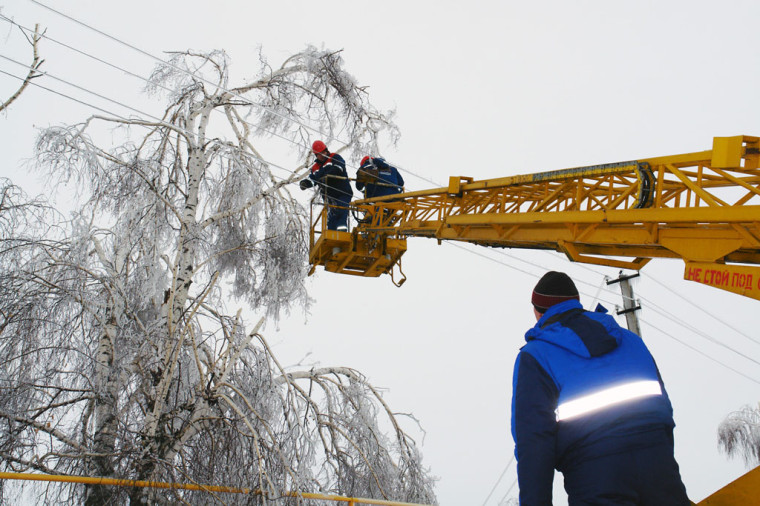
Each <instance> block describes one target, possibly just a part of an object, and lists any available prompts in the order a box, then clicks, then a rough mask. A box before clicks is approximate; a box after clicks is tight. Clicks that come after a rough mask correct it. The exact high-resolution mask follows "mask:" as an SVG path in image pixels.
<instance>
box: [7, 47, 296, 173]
mask: <svg viewBox="0 0 760 506" xmlns="http://www.w3.org/2000/svg"><path fill="white" fill-rule="evenodd" d="M0 56H2V55H0ZM6 59H7V58H6ZM24 65H26V64H24ZM0 73H2V74H5V75H7V76H10V77H12V78H14V79H18V80H20V81H23V80H24V79H25V78H24V77H20V76H16V75H14V74H11V73H9V72H6V71H4V70H0ZM43 75H49V74H46V73H44V74H43ZM63 82H65V81H63ZM29 84H31V85H32V86H36V87H38V88H40V89H43V90H45V91H48V92H50V93H53V94H55V95H58V96H60V97H62V98H65V99H67V100H71V101H72V102H76V103H78V104H80V105H83V106H85V107H89V108H91V109H95V110H96V111H99V112H102V113H104V114H108V115H111V116H113V117H115V118H118V119H119V120H122V121H124V122H127V123H129V121H130V118H127V117H125V116H122V115H120V114H118V113H116V112H113V111H110V110H108V109H104V108H102V107H99V106H97V105H95V104H92V103H90V102H85V101H83V100H80V99H78V98H75V97H72V96H70V95H67V94H65V93H63V92H60V91H56V90H54V89H52V88H48V87H47V86H43V85H41V84H39V83H37V82H35V81H30V82H29ZM73 86H75V87H77V88H79V89H83V88H81V87H79V86H77V85H73ZM83 90H84V89H83ZM85 91H87V90H85ZM90 93H93V92H90ZM93 94H95V93H93ZM95 95H96V96H100V95H97V94H95ZM103 98H105V99H106V100H109V101H111V102H114V103H117V104H119V105H122V106H124V107H127V108H129V109H133V108H131V107H129V106H127V105H124V104H121V103H120V102H117V101H113V100H111V99H108V98H107V97H103ZM133 110H134V109H133ZM153 117H155V116H153ZM159 121H161V120H160V119H159ZM160 124H166V123H165V122H163V121H161V122H160ZM134 125H136V126H141V127H143V128H148V129H149V127H148V126H147V125H141V124H139V123H135V124H134ZM172 128H175V129H176V130H179V131H182V132H184V133H185V134H187V135H192V132H189V131H187V130H185V129H183V128H180V127H177V126H175V125H172ZM239 152H240V154H242V155H243V156H246V157H249V158H252V159H254V160H257V161H259V162H261V163H264V164H267V165H271V166H272V167H276V168H278V169H281V170H284V171H288V172H290V173H291V174H292V173H294V172H295V171H292V170H290V169H288V168H286V167H283V166H281V165H278V164H276V163H274V162H270V161H268V160H266V159H264V158H261V157H259V156H256V155H255V154H253V153H248V152H247V151H243V150H239ZM222 156H223V155H222ZM296 170H297V169H296ZM272 178H273V179H274V182H275V183H282V182H284V181H285V179H279V180H277V178H276V177H275V176H274V175H273V176H272Z"/></svg>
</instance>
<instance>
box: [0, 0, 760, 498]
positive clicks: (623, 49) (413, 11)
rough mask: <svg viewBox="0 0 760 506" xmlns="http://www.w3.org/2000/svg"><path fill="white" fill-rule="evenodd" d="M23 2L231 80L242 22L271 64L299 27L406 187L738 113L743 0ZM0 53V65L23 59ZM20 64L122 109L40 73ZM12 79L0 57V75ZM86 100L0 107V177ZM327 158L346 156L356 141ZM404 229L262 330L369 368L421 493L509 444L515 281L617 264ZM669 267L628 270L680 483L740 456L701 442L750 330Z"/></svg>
mask: <svg viewBox="0 0 760 506" xmlns="http://www.w3.org/2000/svg"><path fill="white" fill-rule="evenodd" d="M44 3H47V4H50V5H57V7H56V8H58V9H60V10H62V11H63V12H65V13H66V14H68V15H70V16H72V17H75V18H77V19H79V20H81V21H83V22H85V23H87V24H89V25H91V26H93V27H96V28H98V29H99V30H102V31H103V32H106V33H108V34H111V35H112V36H114V37H117V38H119V39H121V40H124V41H126V42H129V43H131V44H133V45H135V46H137V47H139V48H141V49H143V50H145V51H147V52H150V53H152V54H156V55H160V54H161V52H162V51H166V50H184V49H187V48H192V49H197V50H207V49H209V50H210V49H224V50H226V51H227V52H228V53H229V55H230V56H231V58H232V79H231V82H232V84H233V85H238V84H241V83H243V82H244V80H245V79H247V78H250V77H252V76H253V73H254V71H255V69H257V68H258V65H257V60H256V48H257V47H258V46H259V45H262V46H263V49H264V53H265V54H266V55H267V57H268V59H269V61H270V63H272V64H273V65H279V63H280V62H281V61H282V60H283V59H284V58H286V57H287V56H288V55H289V54H292V53H293V52H295V51H298V50H300V49H302V48H303V47H304V46H305V44H307V43H311V44H314V45H317V46H322V45H323V44H324V46H325V47H327V48H331V49H343V50H344V51H343V57H344V59H345V61H346V68H347V70H348V71H349V72H351V73H352V74H353V75H354V76H356V78H357V79H358V80H359V82H360V83H362V84H364V85H369V86H370V88H369V90H370V93H371V96H372V99H373V101H374V103H375V105H376V106H378V107H379V108H380V109H390V108H395V109H396V110H397V118H396V119H397V122H398V124H399V126H400V128H401V133H402V138H401V141H400V143H399V144H398V146H397V147H395V148H393V147H386V149H384V150H383V152H382V153H381V154H382V155H384V156H385V157H386V158H387V159H388V160H389V161H391V162H393V163H396V164H397V165H398V166H399V167H400V168H401V169H402V170H403V175H404V178H405V179H406V182H407V188H408V189H412V190H417V189H423V188H428V187H431V186H434V185H432V184H431V183H429V182H426V181H424V180H422V179H420V178H418V177H415V175H413V174H416V175H419V176H422V177H424V178H427V179H429V180H433V181H436V182H438V183H440V184H443V183H444V182H446V181H447V180H448V176H450V175H457V176H458V175H463V176H472V177H475V178H476V179H485V178H491V177H500V176H508V175H514V174H524V173H530V172H539V171H545V170H555V169H562V168H568V167H575V166H580V165H588V164H597V163H607V162H617V161H623V160H630V159H635V158H646V157H651V156H660V155H669V154H678V153H684V152H691V151H701V150H705V149H710V148H711V145H712V137H714V136H730V135H740V134H747V135H760V117H758V114H759V113H760V93H758V89H759V88H758V85H760V30H758V21H760V3H758V2H756V1H755V0H748V1H732V0H728V1H721V2H717V1H714V2H706V1H693V0H692V1H670V2H662V1H638V2H635V3H634V2H627V3H625V4H623V2H614V1H609V0H606V1H602V0H599V1H576V2H567V1H560V0H555V1H533V2H514V1H490V2H450V1H436V2H433V1H418V2H409V1H407V2H401V1H383V2H359V1H354V2H337V1H329V0H325V1H322V2H304V1H289V2H267V3H263V2H242V1H237V2H235V1H230V0H217V1H215V2H199V1H197V0H185V1H182V2H180V1H177V0H172V1H168V0H167V1H155V0H152V1H145V0H134V1H132V2H102V1H95V0H69V1H67V2H52V1H51V0H44ZM212 5H213V7H212ZM0 13H1V14H3V15H4V16H7V17H11V18H14V19H15V21H16V22H18V23H20V24H22V25H25V26H30V27H31V26H33V25H34V23H36V22H39V23H40V24H41V25H42V26H43V27H46V28H47V30H48V32H47V35H49V36H50V37H52V38H54V39H57V40H59V41H62V42H66V43H67V44H70V45H72V46H75V47H77V48H79V49H81V50H83V51H87V52H90V53H92V54H94V55H97V56H98V57H99V58H101V59H104V60H108V61H110V62H113V63H115V64H118V65H120V66H122V67H126V68H128V69H129V70H130V71H132V72H135V73H137V74H140V75H143V76H147V75H148V74H149V73H150V71H151V70H152V68H153V66H154V63H155V62H154V61H151V59H150V58H148V57H146V56H144V55H141V54H139V53H137V52H135V51H133V50H131V49H127V48H125V47H123V46H121V45H119V44H116V43H114V42H113V41H110V40H108V39H107V38H105V37H103V36H101V35H97V34H95V33H93V32H92V31H89V30H87V29H86V28H83V27H81V26H78V25H77V24H75V23H72V22H71V21H69V20H67V19H65V18H64V17H62V16H60V15H57V14H55V13H52V12H50V11H48V10H46V9H44V8H42V7H40V6H39V5H37V4H35V3H33V2H32V1H30V0H11V1H5V2H3V3H2V10H1V11H0ZM40 52H41V54H42V56H43V57H44V58H45V59H46V63H45V65H44V67H43V69H44V70H46V71H48V72H49V73H50V74H51V75H53V76H55V77H58V78H61V79H66V80H68V81H71V82H74V83H76V84H77V85H79V86H82V87H86V88H89V89H92V90H94V91H97V92H98V93H100V94H102V95H106V96H108V97H109V98H112V99H114V100H117V101H120V102H123V103H125V104H129V105H131V106H133V107H136V108H138V109H140V110H144V111H146V112H150V113H152V114H160V113H161V112H162V111H163V105H162V103H161V102H159V101H156V100H154V99H149V98H147V97H145V96H144V95H141V89H142V85H143V84H144V83H141V82H139V81H138V80H136V79H134V78H132V77H129V76H127V75H124V74H123V73H121V72H117V71H113V70H109V69H107V68H105V67H103V66H102V65H99V64H96V63H93V62H92V61H91V60H88V59H86V58H84V57H81V56H77V55H76V54H74V53H73V52H72V51H70V50H67V49H64V48H61V47H60V46H57V45H56V44H53V43H51V42H50V41H43V42H42V43H41V45H40ZM0 55H2V56H3V57H5V58H12V59H14V60H17V61H21V62H24V63H28V62H29V61H30V60H31V48H30V46H28V44H26V42H25V41H24V40H23V39H22V38H21V36H20V34H19V32H18V30H17V29H11V28H10V26H9V24H8V23H7V22H5V21H2V20H0ZM5 58H0V71H4V72H9V73H13V74H15V75H18V76H21V75H25V73H26V71H25V70H24V69H23V68H22V67H20V66H18V65H16V64H14V63H12V62H10V61H8V60H7V59H5ZM35 82H36V83H38V84H40V85H43V86H47V87H51V88H55V89H57V90H60V91H62V92H64V93H67V94H70V95H72V96H76V97H78V98H80V99H81V100H84V101H87V102H92V103H97V104H99V105H101V106H102V107H104V108H107V109H110V110H113V111H115V112H119V113H124V114H126V112H125V111H124V109H120V108H118V107H116V106H113V105H112V104H108V103H106V102H103V101H101V100H98V99H96V98H93V97H91V96H87V95H85V94H84V93H82V92H80V91H76V90H72V89H71V88H67V87H64V86H63V85H62V84H60V83H58V82H56V81H54V80H53V79H52V78H51V77H48V78H40V79H38V80H36V81H35ZM19 83H20V81H17V80H13V79H12V78H9V77H8V76H6V75H5V74H0V97H2V98H5V97H7V96H8V95H10V93H12V92H13V91H15V89H16V88H17V87H18V85H19ZM92 113H93V111H92V110H91V109H88V108H86V107H85V106H82V105H79V104H76V103H74V102H71V101H69V100H67V99H64V98H61V97H59V96H55V95H53V94H51V93H50V92H47V91H45V90H42V89H39V88H36V87H30V88H29V89H28V90H27V91H26V92H25V93H24V94H23V95H22V96H21V98H20V99H19V100H18V101H17V102H16V103H15V104H14V105H13V106H12V107H11V108H10V110H9V111H7V112H6V114H5V115H4V116H3V117H0V152H2V153H3V156H2V159H1V163H0V176H3V177H9V178H11V179H12V180H13V181H14V182H16V183H18V184H21V185H23V186H24V187H25V188H26V189H27V191H28V192H29V193H32V194H35V193H37V192H38V191H41V188H42V186H41V184H40V181H39V180H38V179H37V178H35V177H34V176H31V175H28V174H27V168H26V166H25V165H24V159H25V158H27V157H29V156H30V155H31V152H32V148H33V142H34V137H35V134H36V130H35V127H43V126H47V125H56V124H61V123H71V122H78V121H81V120H83V119H85V118H86V117H87V116H88V115H90V114H92ZM104 134H105V135H108V132H104ZM331 147H335V145H332V146H331ZM264 156H265V157H266V156H267V152H266V150H264ZM273 156H276V158H275V159H271V161H273V162H275V163H277V164H278V165H282V166H284V167H293V168H295V167H296V166H297V165H298V164H299V163H300V162H301V161H302V160H298V159H297V158H296V157H295V154H294V153H290V154H288V153H285V154H279V153H274V152H273ZM347 161H348V164H349V166H351V168H352V169H353V170H355V168H356V165H357V162H358V160H352V159H349V160H347ZM404 169H405V170H404ZM69 191H71V189H69ZM295 191H296V192H298V190H295ZM299 193H300V192H299ZM303 195H304V197H306V193H304V194H303ZM357 196H358V192H357ZM66 197H67V195H66V194H64V195H62V197H61V199H60V200H61V201H62V202H64V201H65V200H66ZM408 248H409V250H408V252H407V254H406V255H405V257H404V262H403V268H404V272H405V273H406V274H407V276H408V277H409V280H408V281H407V282H406V284H405V285H404V286H403V287H402V288H400V289H399V288H396V287H394V286H393V285H392V284H391V282H390V279H388V278H387V277H383V278H380V279H358V278H353V277H349V276H337V275H332V274H329V273H326V272H324V271H322V270H321V269H320V270H319V271H318V272H317V275H316V276H314V277H313V278H312V279H310V281H309V286H310V290H311V293H312V295H313V297H314V298H315V299H316V303H315V305H314V306H313V309H312V314H311V315H310V316H309V317H308V323H307V324H306V325H304V316H303V315H301V314H299V313H297V312H296V313H294V314H293V315H292V316H291V317H290V318H287V319H285V320H284V321H282V322H281V324H280V328H279V331H278V330H277V329H276V328H275V326H274V325H269V326H268V328H267V331H266V335H267V337H268V339H269V341H270V342H271V343H272V344H273V346H274V348H275V352H276V353H278V354H279V356H280V359H281V361H282V362H283V363H285V364H296V363H297V362H299V361H301V360H302V359H303V363H304V364H306V365H312V364H314V363H319V364H320V365H323V366H328V365H339V366H351V367H354V368H356V369H358V370H359V371H361V372H363V373H364V374H365V375H367V376H368V377H369V379H370V380H371V382H373V383H374V384H375V385H377V386H380V387H383V388H384V389H385V398H386V400H387V401H388V403H389V404H390V405H391V407H392V408H393V409H395V410H397V411H400V412H412V413H414V415H415V416H416V417H417V418H418V419H419V420H420V422H421V424H422V426H423V427H424V428H425V430H426V435H425V437H424V443H423V439H422V437H421V436H420V438H419V442H420V443H423V444H422V451H423V454H424V457H425V462H426V464H427V465H428V466H430V467H431V469H432V472H433V474H435V475H437V476H438V477H440V481H439V483H438V486H437V493H438V497H439V500H440V503H441V504H442V505H446V506H449V505H479V504H484V501H485V500H486V497H487V496H488V495H489V493H490V492H491V490H492V488H493V487H494V485H495V484H496V483H497V479H498V478H499V476H500V475H501V473H502V471H503V470H504V469H505V466H506V465H507V463H508V462H509V460H510V457H511V455H512V450H513V444H512V440H511V436H510V434H509V402H510V398H511V374H512V365H513V361H514V357H515V355H516V353H517V351H518V349H519V347H520V346H521V345H522V343H523V334H524V332H525V330H526V329H527V328H528V327H529V326H531V325H532V324H533V323H534V321H533V316H532V311H531V306H530V304H529V296H530V292H531V290H532V288H533V286H534V285H535V283H536V281H537V279H538V277H540V275H542V274H543V272H544V271H545V270H547V269H561V270H565V271H566V272H568V273H569V274H570V275H571V276H573V277H575V278H576V279H577V280H578V285H579V289H580V290H581V292H582V302H583V303H584V305H586V306H587V307H589V306H591V304H592V299H593V298H594V296H595V294H597V292H598V291H599V289H600V287H601V286H602V284H603V277H604V275H610V276H613V277H615V276H617V270H615V269H602V268H590V267H588V266H583V265H576V264H571V263H569V262H568V261H566V260H565V259H564V257H563V256H561V255H559V254H552V253H544V252H529V251H528V252H520V251H514V250H505V251H500V250H491V249H486V248H474V247H459V246H457V245H452V244H444V245H442V246H438V245H437V244H436V243H435V242H434V241H429V240H425V239H410V240H409V241H408ZM483 255H485V256H487V257H490V259H489V258H485V257H484V256H483ZM682 277H683V263H682V262H680V261H675V260H672V261H671V260H655V261H653V262H651V263H650V264H649V265H648V266H647V267H645V268H644V270H643V272H642V278H641V279H640V281H639V282H638V283H637V284H636V285H635V290H636V295H637V297H640V298H641V299H642V305H643V306H644V311H643V312H642V314H641V320H642V327H643V330H642V333H643V336H644V338H645V340H646V342H647V343H648V345H649V346H650V348H651V350H652V352H653V354H654V356H655V358H656V360H657V362H658V364H659V367H660V370H661V372H662V375H663V377H664V379H665V383H666V386H667V388H668V391H669V394H670V397H671V400H672V401H673V405H674V409H675V418H676V423H677V428H676V456H677V459H678V461H679V464H680V466H681V471H682V475H683V478H684V481H685V483H686V487H687V490H688V492H689V495H690V497H691V498H692V500H695V501H698V500H701V499H702V498H704V497H705V496H707V495H709V494H711V493H712V492H714V491H715V490H717V489H718V488H720V487H722V486H723V485H725V484H727V483H728V482H729V481H731V480H733V479H735V478H737V477H738V476H740V475H741V474H743V472H744V467H743V464H742V463H741V462H738V461H729V460H727V459H726V458H725V456H723V455H721V454H719V453H718V450H717V443H716V428H717V425H718V423H719V422H720V421H721V419H722V418H723V417H724V416H725V415H726V414H727V413H728V412H730V411H732V410H735V409H738V408H740V407H741V406H742V405H744V404H754V403H756V402H758V401H759V400H760V395H758V390H760V366H759V365H758V361H760V345H758V344H757V343H753V342H751V341H750V340H749V339H748V337H749V338H752V339H754V340H758V341H760V336H758V332H757V330H756V328H757V312H758V308H760V304H759V303H758V302H757V301H754V300H751V299H746V298H743V297H740V296H737V295H733V294H729V293H724V292H720V291H719V290H717V289H713V288H709V287H703V286H700V285H697V284H695V283H690V282H686V281H683V280H682ZM671 290H672V291H671ZM681 297H683V298H685V299H687V300H688V301H691V302H692V303H693V304H696V305H697V306H699V307H695V306H694V305H691V304H689V303H687V302H686V301H685V300H684V299H682V298H681ZM601 298H602V300H603V302H605V303H606V305H607V307H609V308H612V307H613V306H614V305H615V304H621V297H620V295H619V292H618V291H617V288H612V289H611V290H610V289H608V288H607V287H606V286H605V287H604V289H603V290H602V292H601ZM666 311H667V312H668V313H670V314H672V316H667V315H664V314H663V313H664V312H666ZM675 320H677V321H675ZM621 321H622V320H621ZM726 324H729V325H730V326H731V327H733V328H731V327H729V326H727V325H726ZM685 325H689V326H690V327H688V328H687V327H685ZM706 337H707V338H710V339H714V340H716V341H718V342H719V343H721V344H722V345H727V346H730V347H731V348H732V349H734V350H737V351H738V352H740V354H741V355H740V354H738V353H735V352H733V351H731V350H727V349H726V348H725V347H723V346H722V345H719V344H715V343H713V342H710V341H709V340H708V339H707V338H706ZM675 339H678V340H680V341H682V342H683V343H686V344H687V345H688V346H686V345H684V344H681V343H679V342H677V341H676V340H675ZM307 355H308V356H307ZM705 355H706V356H707V357H710V358H707V357H706V356H705ZM304 357H305V358H304ZM746 357H749V358H750V360H748V359H747V358H746ZM713 359H714V360H717V361H719V362H721V363H722V364H725V365H727V366H729V367H731V368H733V369H736V370H737V371H738V373H737V372H734V371H731V370H729V369H728V368H726V367H724V365H720V364H718V363H716V362H715V361H714V360H713ZM743 375H744V376H743ZM745 376H748V377H749V378H752V379H748V378H747V377H745ZM408 428H409V429H410V430H414V427H413V425H411V424H410V425H409V427H408ZM514 479H515V473H514V466H512V468H510V469H509V470H508V471H507V472H506V474H505V475H504V478H503V479H502V480H501V482H500V483H499V484H498V485H497V486H496V488H495V490H494V492H493V494H492V495H491V497H490V499H489V500H488V501H487V503H486V504H488V505H496V504H498V502H499V501H500V500H501V499H502V498H504V497H506V496H507V490H508V488H509V486H510V485H511V484H512V483H513V481H514ZM555 489H556V490H557V492H556V498H557V499H556V501H555V502H556V504H565V503H566V498H565V496H564V492H563V491H562V490H561V478H558V479H557V486H556V487H555ZM514 494H516V488H515V489H514V490H513V492H512V494H509V495H510V496H511V495H514Z"/></svg>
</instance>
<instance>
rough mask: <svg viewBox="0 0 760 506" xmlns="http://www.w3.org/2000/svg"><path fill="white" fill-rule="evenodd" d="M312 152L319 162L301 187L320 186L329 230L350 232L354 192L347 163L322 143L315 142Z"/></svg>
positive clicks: (313, 166) (312, 168) (303, 188)
mask: <svg viewBox="0 0 760 506" xmlns="http://www.w3.org/2000/svg"><path fill="white" fill-rule="evenodd" d="M311 151H312V153H313V154H314V156H315V157H316V159H317V160H316V162H314V165H312V167H311V174H309V177H307V178H306V179H303V180H301V183H300V187H301V189H302V190H305V189H307V188H311V187H312V186H314V185H315V184H316V185H317V186H319V188H320V190H321V191H322V196H323V198H324V201H325V205H326V206H327V229H328V230H348V205H349V203H350V202H351V198H352V197H353V191H352V190H351V183H350V182H349V180H348V174H347V173H346V162H345V160H343V157H342V156H340V155H339V154H338V153H330V151H329V150H328V149H327V145H326V144H325V143H324V142H322V141H314V143H313V144H312V146H311Z"/></svg>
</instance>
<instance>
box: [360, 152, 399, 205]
mask: <svg viewBox="0 0 760 506" xmlns="http://www.w3.org/2000/svg"><path fill="white" fill-rule="evenodd" d="M356 189H357V190H359V191H362V190H364V198H367V199H371V198H373V197H384V196H386V195H394V194H396V193H401V192H402V191H403V190H404V178H403V177H401V174H400V173H399V171H398V169H397V168H396V167H394V166H393V165H389V164H388V163H387V162H386V161H385V160H384V159H382V158H373V157H370V156H365V157H364V158H362V161H361V163H360V164H359V170H357V171H356Z"/></svg>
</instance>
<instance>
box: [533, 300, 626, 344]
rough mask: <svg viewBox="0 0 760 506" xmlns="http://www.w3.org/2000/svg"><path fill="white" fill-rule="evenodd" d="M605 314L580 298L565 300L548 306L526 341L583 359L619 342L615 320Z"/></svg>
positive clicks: (620, 337) (618, 328)
mask: <svg viewBox="0 0 760 506" xmlns="http://www.w3.org/2000/svg"><path fill="white" fill-rule="evenodd" d="M604 313H606V310H605V309H604V308H603V307H601V306H599V307H598V308H597V311H596V312H593V313H591V312H588V311H584V310H583V306H581V303H580V302H579V301H577V300H567V301H565V302H562V303H560V304H556V305H554V306H552V307H550V308H549V309H548V310H547V311H546V313H544V315H543V316H542V317H541V319H540V320H538V321H537V322H536V325H535V326H534V327H533V328H531V329H529V330H528V332H526V333H525V341H527V342H530V341H532V340H534V339H536V340H539V341H544V342H546V343H549V344H551V345H553V346H557V347H559V348H562V349H565V350H567V351H569V352H571V353H573V354H575V355H578V356H580V357H584V358H590V357H598V356H601V355H605V354H607V353H609V352H611V351H612V350H614V349H615V348H617V347H618V346H619V345H620V343H621V340H622V336H621V335H620V332H619V330H620V327H619V326H618V325H617V323H616V322H615V320H614V319H613V318H612V317H611V316H609V315H607V314H604ZM580 336H583V338H581V337H580Z"/></svg>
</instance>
